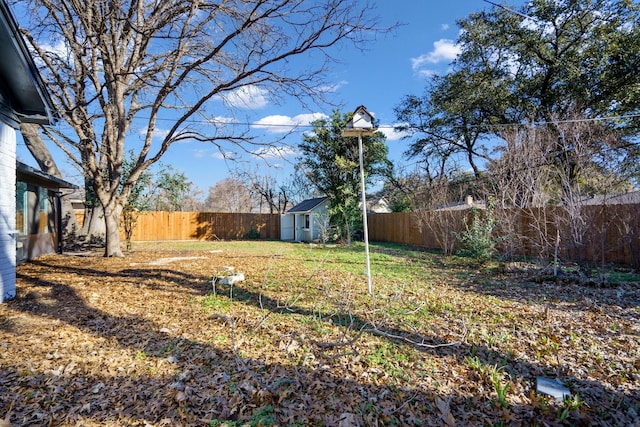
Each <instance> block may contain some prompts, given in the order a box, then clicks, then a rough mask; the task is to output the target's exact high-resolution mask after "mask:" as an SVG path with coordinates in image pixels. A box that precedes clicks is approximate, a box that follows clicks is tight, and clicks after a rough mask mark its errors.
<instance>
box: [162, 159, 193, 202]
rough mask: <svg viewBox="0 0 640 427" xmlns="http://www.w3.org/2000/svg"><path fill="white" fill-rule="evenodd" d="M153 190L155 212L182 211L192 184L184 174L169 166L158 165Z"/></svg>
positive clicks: (189, 194)
mask: <svg viewBox="0 0 640 427" xmlns="http://www.w3.org/2000/svg"><path fill="white" fill-rule="evenodd" d="M159 169H160V170H159V171H158V172H157V173H156V175H155V179H154V189H153V195H152V199H153V209H154V210H156V211H169V212H174V211H182V210H184V206H185V204H186V203H187V202H188V200H189V198H190V196H191V193H192V190H193V183H192V182H191V181H189V178H187V176H186V175H185V174H184V172H180V171H177V170H175V169H174V168H173V167H172V166H170V165H164V164H161V165H160V168H159Z"/></svg>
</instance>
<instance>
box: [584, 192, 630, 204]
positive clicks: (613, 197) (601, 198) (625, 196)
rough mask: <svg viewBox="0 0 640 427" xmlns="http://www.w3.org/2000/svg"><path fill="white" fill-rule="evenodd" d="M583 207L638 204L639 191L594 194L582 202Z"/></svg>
mask: <svg viewBox="0 0 640 427" xmlns="http://www.w3.org/2000/svg"><path fill="white" fill-rule="evenodd" d="M582 204H583V205H634V204H640V191H631V192H629V193H621V194H596V195H594V196H591V197H589V198H586V199H583V200H582Z"/></svg>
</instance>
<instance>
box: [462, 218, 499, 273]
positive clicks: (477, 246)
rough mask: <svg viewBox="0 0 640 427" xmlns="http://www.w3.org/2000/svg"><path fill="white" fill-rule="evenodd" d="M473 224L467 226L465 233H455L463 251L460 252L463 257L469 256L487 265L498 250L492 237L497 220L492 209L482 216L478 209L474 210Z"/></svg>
mask: <svg viewBox="0 0 640 427" xmlns="http://www.w3.org/2000/svg"><path fill="white" fill-rule="evenodd" d="M471 215H472V216H473V218H472V220H471V224H470V225H469V224H467V226H466V229H465V231H463V232H462V233H455V235H456V238H457V239H458V241H459V242H460V246H461V248H462V249H460V251H459V252H458V253H459V254H460V255H462V256H468V257H471V258H473V259H475V260H476V261H478V262H479V263H480V264H485V263H487V262H489V261H491V259H492V258H493V254H494V253H495V250H496V242H495V240H494V239H493V238H492V237H491V233H492V232H493V229H494V227H495V218H494V217H493V212H492V210H491V208H489V209H487V210H486V212H485V213H484V214H483V215H481V214H480V211H479V210H478V209H475V208H474V209H472V211H471Z"/></svg>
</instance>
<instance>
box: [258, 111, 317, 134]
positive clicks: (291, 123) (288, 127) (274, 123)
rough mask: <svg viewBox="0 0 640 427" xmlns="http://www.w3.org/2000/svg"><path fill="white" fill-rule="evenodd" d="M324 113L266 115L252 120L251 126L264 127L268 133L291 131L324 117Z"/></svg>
mask: <svg viewBox="0 0 640 427" xmlns="http://www.w3.org/2000/svg"><path fill="white" fill-rule="evenodd" d="M328 117H329V116H327V115H326V114H324V113H310V114H298V115H297V116H293V117H291V116H283V115H272V116H266V117H263V118H261V119H260V120H258V121H257V122H254V123H253V124H252V125H251V127H253V128H254V129H265V130H267V132H270V133H287V132H291V131H292V130H293V129H295V128H296V127H298V126H308V125H309V124H310V123H311V122H314V121H316V120H319V119H326V118H328Z"/></svg>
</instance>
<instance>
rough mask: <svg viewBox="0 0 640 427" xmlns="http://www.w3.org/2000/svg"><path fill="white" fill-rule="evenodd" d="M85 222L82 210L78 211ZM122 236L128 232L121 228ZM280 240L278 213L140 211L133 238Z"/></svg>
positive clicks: (144, 239) (150, 239)
mask: <svg viewBox="0 0 640 427" xmlns="http://www.w3.org/2000/svg"><path fill="white" fill-rule="evenodd" d="M76 216H77V218H78V221H79V222H80V223H82V212H81V211H80V212H78V213H77V214H76ZM120 237H121V238H122V240H123V241H124V238H125V235H124V231H123V229H122V226H121V227H120ZM245 238H260V239H279V238H280V215H279V214H252V213H209V212H138V213H137V214H136V224H135V227H134V228H133V233H132V236H131V240H132V241H134V242H140V241H154V240H217V239H224V240H236V239H245Z"/></svg>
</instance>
